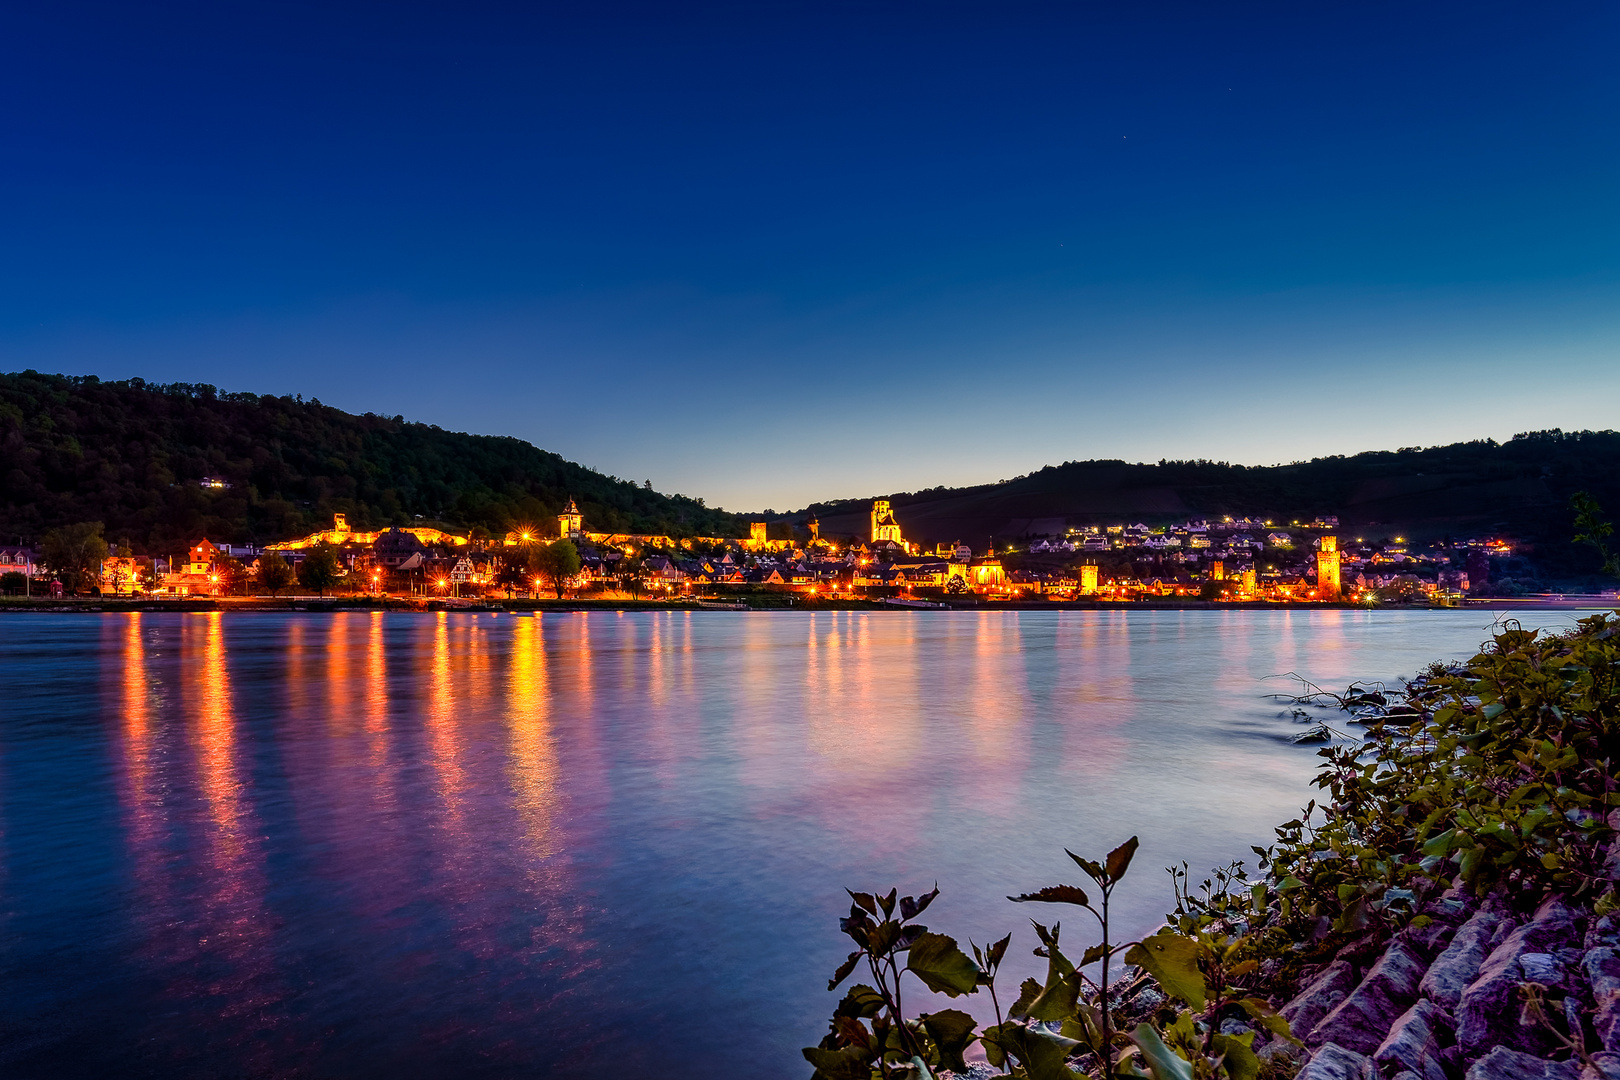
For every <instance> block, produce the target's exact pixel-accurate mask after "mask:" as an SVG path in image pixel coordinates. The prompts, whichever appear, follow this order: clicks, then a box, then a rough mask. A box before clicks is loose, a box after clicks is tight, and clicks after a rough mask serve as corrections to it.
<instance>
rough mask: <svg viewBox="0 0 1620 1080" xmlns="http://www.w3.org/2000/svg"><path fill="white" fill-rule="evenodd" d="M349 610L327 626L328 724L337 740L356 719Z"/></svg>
mask: <svg viewBox="0 0 1620 1080" xmlns="http://www.w3.org/2000/svg"><path fill="white" fill-rule="evenodd" d="M351 618H353V616H351V615H350V614H349V613H348V612H347V611H339V612H335V613H334V614H333V615H332V616H331V617H330V619H329V620H328V621H327V623H326V649H325V652H326V672H325V678H324V679H322V680H321V684H322V685H323V686H325V688H326V723H327V727H328V730H329V732H330V734H331V735H332V736H333V737H334V738H336V737H338V736H340V734H341V732H342V729H343V728H345V727H347V726H348V725H349V724H350V723H351V722H352V720H353V719H354V715H355V709H354V700H353V698H354V685H353V683H351V682H350V674H349V620H350V619H351Z"/></svg>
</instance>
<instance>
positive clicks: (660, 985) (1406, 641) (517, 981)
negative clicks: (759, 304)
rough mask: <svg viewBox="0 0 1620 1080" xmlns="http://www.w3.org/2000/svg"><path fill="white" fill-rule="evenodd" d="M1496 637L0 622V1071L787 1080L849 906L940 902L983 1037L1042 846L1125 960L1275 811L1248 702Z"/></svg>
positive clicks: (456, 619) (660, 616) (1051, 622)
mask: <svg viewBox="0 0 1620 1080" xmlns="http://www.w3.org/2000/svg"><path fill="white" fill-rule="evenodd" d="M1577 616H1578V613H1575V612H1553V611H1542V612H1536V613H1534V614H1533V615H1531V614H1526V615H1522V616H1521V617H1522V618H1523V619H1524V620H1525V622H1526V625H1549V626H1553V627H1563V626H1568V625H1570V624H1572V623H1573V621H1574V619H1575V618H1576V617H1577ZM1492 618H1493V613H1488V612H1482V611H1477V610H1472V611H1471V610H1463V611H1413V612H1358V611H1345V610H1332V611H1312V610H1294V611H1187V612H1176V611H1142V612H1125V611H1120V612H1105V611H1095V612H1000V613H977V612H911V611H895V612H873V613H863V612H831V613H819V614H810V613H744V612H735V613H734V612H697V613H691V612H659V613H613V612H605V613H604V612H596V613H590V614H584V613H573V614H545V615H542V616H535V617H529V616H513V615H504V614H501V615H492V614H488V613H485V614H472V613H440V614H398V613H388V614H382V613H337V614H293V613H289V614H286V615H277V614H268V613H266V614H233V615H221V614H219V613H206V614H203V613H199V614H188V615H166V614H106V615H101V616H87V615H61V616H55V615H29V616H10V617H5V618H4V620H3V621H0V655H3V657H4V663H5V665H6V671H7V679H6V681H5V691H4V694H3V696H0V1074H3V1075H6V1076H8V1077H55V1078H62V1077H102V1076H111V1075H117V1076H121V1077H166V1078H167V1077H178V1078H203V1077H223V1076H252V1077H259V1076H263V1077H269V1076H309V1077H327V1076H332V1077H337V1076H342V1077H391V1078H394V1077H446V1076H458V1077H460V1076H470V1077H519V1076H557V1077H603V1076H659V1077H667V1078H673V1080H684V1078H689V1077H690V1078H697V1077H704V1078H714V1077H759V1078H766V1080H774V1078H778V1077H783V1078H787V1077H807V1076H808V1075H809V1072H810V1070H809V1067H808V1066H807V1065H805V1064H804V1062H803V1060H802V1058H800V1056H799V1053H798V1050H799V1047H801V1046H804V1045H809V1044H812V1043H814V1042H815V1041H816V1040H817V1039H819V1038H820V1036H821V1034H822V1032H823V1030H824V1025H825V1019H826V1017H827V1016H828V1015H829V1014H830V1012H831V1009H832V1006H833V1005H834V1003H835V1001H836V996H835V995H833V994H829V993H827V991H826V979H827V977H828V975H829V974H830V973H831V971H832V969H833V968H834V967H835V966H836V965H837V963H838V961H839V960H841V959H842V958H843V955H844V953H845V952H846V951H847V950H846V949H845V948H844V945H843V944H842V940H843V939H841V937H840V936H839V934H838V931H837V919H838V917H839V915H840V914H842V913H844V912H845V911H847V908H848V900H847V898H845V897H844V894H843V892H842V891H841V890H842V887H843V886H845V885H848V886H850V887H852V888H856V889H868V890H870V889H881V890H885V891H886V890H887V888H888V887H889V886H890V885H898V886H899V887H900V888H901V891H902V892H920V891H924V890H926V889H928V888H930V887H932V886H933V884H934V883H935V882H936V881H937V882H938V883H939V886H940V889H941V895H940V898H939V900H938V901H936V902H935V904H934V906H933V908H932V909H931V910H930V911H929V918H928V919H927V920H926V921H928V922H929V923H930V925H931V926H933V927H934V928H935V929H938V930H941V931H943V932H946V933H951V934H954V935H956V936H957V937H958V938H961V939H965V938H968V937H972V938H974V939H975V940H978V941H980V942H984V941H986V940H990V939H994V938H996V937H1000V936H1001V935H1002V934H1003V933H1005V932H1007V931H1009V930H1011V931H1013V932H1014V936H1013V945H1012V948H1011V950H1010V952H1009V959H1008V961H1007V965H1006V968H1005V969H1004V972H1005V974H1004V978H1005V979H1006V983H1005V985H1006V986H1007V988H1008V989H1007V992H1006V997H1011V996H1016V989H1015V988H1016V984H1017V982H1018V981H1019V980H1020V979H1022V978H1023V977H1024V976H1025V975H1027V974H1031V973H1034V972H1035V971H1036V970H1037V965H1040V966H1042V967H1044V962H1043V961H1038V960H1036V959H1035V958H1033V957H1032V956H1031V955H1030V950H1031V949H1032V948H1033V947H1034V945H1035V944H1036V943H1035V940H1034V935H1033V933H1032V932H1031V931H1030V930H1029V926H1028V922H1027V918H1028V916H1030V915H1032V914H1033V915H1036V916H1039V917H1043V919H1044V918H1050V917H1061V914H1062V913H1061V912H1054V911H1050V910H1048V911H1046V912H1044V913H1043V912H1040V911H1035V910H1032V906H1024V905H1014V904H1011V903H1009V902H1008V901H1007V900H1006V894H1008V893H1015V892H1022V891H1025V890H1032V889H1034V888H1037V887H1039V886H1042V885H1047V884H1053V883H1056V882H1059V881H1064V882H1073V881H1074V880H1075V879H1076V877H1077V874H1078V870H1077V869H1076V868H1075V867H1074V866H1073V865H1072V864H1071V863H1070V862H1069V860H1068V859H1067V857H1066V856H1065V855H1064V853H1063V849H1064V847H1065V846H1067V847H1069V848H1071V849H1073V850H1075V851H1077V852H1079V853H1081V854H1089V855H1093V856H1100V855H1101V854H1102V853H1104V852H1105V851H1106V850H1107V849H1108V848H1110V847H1112V846H1114V845H1115V844H1117V843H1119V842H1120V841H1122V840H1124V839H1125V838H1126V837H1128V836H1130V835H1133V834H1135V835H1139V836H1140V837H1141V845H1142V846H1141V851H1140V853H1139V855H1138V856H1137V860H1136V865H1135V867H1134V868H1133V870H1132V873H1131V875H1130V876H1129V877H1128V878H1127V880H1126V883H1125V884H1124V885H1123V886H1122V887H1121V889H1120V891H1119V893H1118V897H1119V903H1120V910H1121V912H1122V919H1121V921H1122V922H1123V923H1124V925H1125V928H1126V930H1127V931H1128V932H1136V933H1139V932H1142V931H1144V930H1148V929H1151V927H1152V926H1153V925H1155V923H1156V921H1157V920H1158V919H1159V918H1161V917H1162V915H1163V913H1164V912H1165V910H1166V909H1167V908H1168V906H1169V898H1170V883H1169V879H1168V877H1167V876H1166V875H1165V873H1164V872H1163V868H1164V867H1166V866H1169V865H1172V864H1179V863H1180V862H1181V861H1182V860H1186V861H1187V862H1188V863H1189V864H1190V865H1191V867H1192V868H1193V869H1194V870H1195V871H1205V870H1207V869H1208V868H1209V867H1211V866H1213V865H1215V864H1218V863H1224V862H1226V861H1227V860H1229V859H1233V858H1243V857H1246V856H1249V855H1250V853H1249V846H1250V845H1251V844H1257V843H1258V844H1264V843H1266V842H1267V841H1268V840H1269V839H1270V838H1271V829H1272V826H1273V825H1275V824H1277V823H1279V822H1281V821H1283V820H1286V819H1287V818H1289V817H1292V816H1294V815H1295V814H1296V813H1297V811H1298V808H1299V807H1300V806H1301V805H1303V803H1304V802H1305V800H1306V799H1307V798H1309V797H1310V795H1311V794H1312V792H1313V790H1314V789H1312V788H1311V787H1310V784H1309V781H1310V778H1311V777H1312V775H1313V772H1314V768H1315V764H1316V761H1317V758H1316V754H1315V748H1314V747H1307V746H1299V745H1295V744H1293V743H1292V742H1291V741H1290V737H1291V736H1293V735H1295V734H1297V733H1298V731H1299V730H1300V728H1299V725H1298V724H1297V723H1296V722H1295V721H1294V720H1293V719H1291V718H1290V717H1289V716H1288V715H1287V712H1288V710H1287V709H1286V707H1285V706H1283V705H1281V704H1279V703H1278V702H1275V701H1272V700H1269V699H1268V698H1267V697H1266V695H1267V694H1269V693H1272V692H1277V691H1285V690H1287V689H1289V685H1288V684H1287V682H1286V680H1283V681H1279V680H1268V679H1267V678H1266V677H1267V676H1272V675H1278V674H1281V673H1284V672H1289V671H1294V672H1298V673H1300V674H1302V675H1306V676H1308V677H1310V678H1311V679H1313V680H1314V681H1316V682H1318V683H1320V684H1322V685H1324V686H1334V687H1342V686H1343V685H1344V684H1345V683H1347V682H1348V681H1349V680H1351V679H1353V678H1361V679H1385V680H1394V679H1396V678H1397V677H1399V676H1402V675H1411V674H1413V673H1414V672H1415V671H1416V670H1417V669H1418V668H1420V667H1421V666H1422V665H1424V664H1425V663H1427V662H1428V661H1430V660H1434V659H1439V658H1446V659H1455V658H1465V657H1467V656H1469V655H1472V653H1473V652H1474V651H1475V649H1476V647H1477V646H1478V644H1479V643H1480V642H1482V641H1483V640H1485V639H1486V637H1487V636H1488V633H1489V624H1490V621H1491V619H1492ZM1251 862H1252V857H1251ZM1076 914H1078V913H1076ZM1065 921H1066V923H1067V924H1068V926H1067V929H1068V932H1069V934H1070V935H1075V934H1078V933H1079V932H1081V931H1082V929H1083V923H1082V922H1081V920H1080V919H1076V918H1069V919H1066V920H1065ZM1071 939H1072V938H1071ZM1077 951H1078V950H1077ZM1006 997H1004V999H1003V1000H1004V1001H1005V1000H1006Z"/></svg>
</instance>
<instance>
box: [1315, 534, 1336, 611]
mask: <svg viewBox="0 0 1620 1080" xmlns="http://www.w3.org/2000/svg"><path fill="white" fill-rule="evenodd" d="M1321 544H1322V546H1321V549H1320V550H1318V551H1317V553H1316V598H1317V599H1318V600H1337V599H1339V597H1340V596H1341V595H1342V593H1341V591H1340V589H1339V538H1338V537H1337V536H1324V537H1322V541H1321Z"/></svg>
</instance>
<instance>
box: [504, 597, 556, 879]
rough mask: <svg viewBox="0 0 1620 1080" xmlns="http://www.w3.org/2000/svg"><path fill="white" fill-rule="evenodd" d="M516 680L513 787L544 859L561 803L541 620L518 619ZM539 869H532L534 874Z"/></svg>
mask: <svg viewBox="0 0 1620 1080" xmlns="http://www.w3.org/2000/svg"><path fill="white" fill-rule="evenodd" d="M510 680H511V686H510V689H509V700H510V701H511V709H512V712H511V740H512V741H511V747H510V750H509V758H510V764H509V768H510V770H511V777H512V787H513V789H514V791H515V793H516V803H517V812H518V816H519V817H520V818H521V819H522V821H523V834H524V838H525V840H527V841H528V846H529V854H530V857H531V858H532V859H534V860H544V859H548V858H550V857H551V856H552V855H553V854H555V853H556V843H555V840H554V838H553V837H552V823H553V817H554V814H555V810H556V803H557V749H556V746H555V745H554V743H553V740H552V734H551V715H550V706H551V702H550V687H549V686H548V684H547V671H546V650H545V640H544V638H543V637H542V635H541V631H540V622H539V620H538V619H516V620H514V626H513V630H512V667H511V676H510ZM537 870H538V867H531V871H530V876H531V877H533V876H534V874H535V872H536V871H537Z"/></svg>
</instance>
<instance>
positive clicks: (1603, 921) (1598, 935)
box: [1585, 915, 1620, 949]
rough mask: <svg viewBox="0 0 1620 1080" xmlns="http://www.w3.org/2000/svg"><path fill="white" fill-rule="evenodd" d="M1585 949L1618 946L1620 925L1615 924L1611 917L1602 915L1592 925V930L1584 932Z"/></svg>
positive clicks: (1619, 943) (1619, 942)
mask: <svg viewBox="0 0 1620 1080" xmlns="http://www.w3.org/2000/svg"><path fill="white" fill-rule="evenodd" d="M1585 944H1586V947H1587V948H1588V949H1595V948H1597V947H1598V946H1599V945H1610V946H1616V945H1620V925H1616V924H1615V919H1614V916H1613V915H1603V916H1600V917H1599V918H1598V920H1597V921H1596V922H1594V923H1593V924H1592V929H1590V930H1588V931H1587V932H1586V943H1585Z"/></svg>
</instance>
